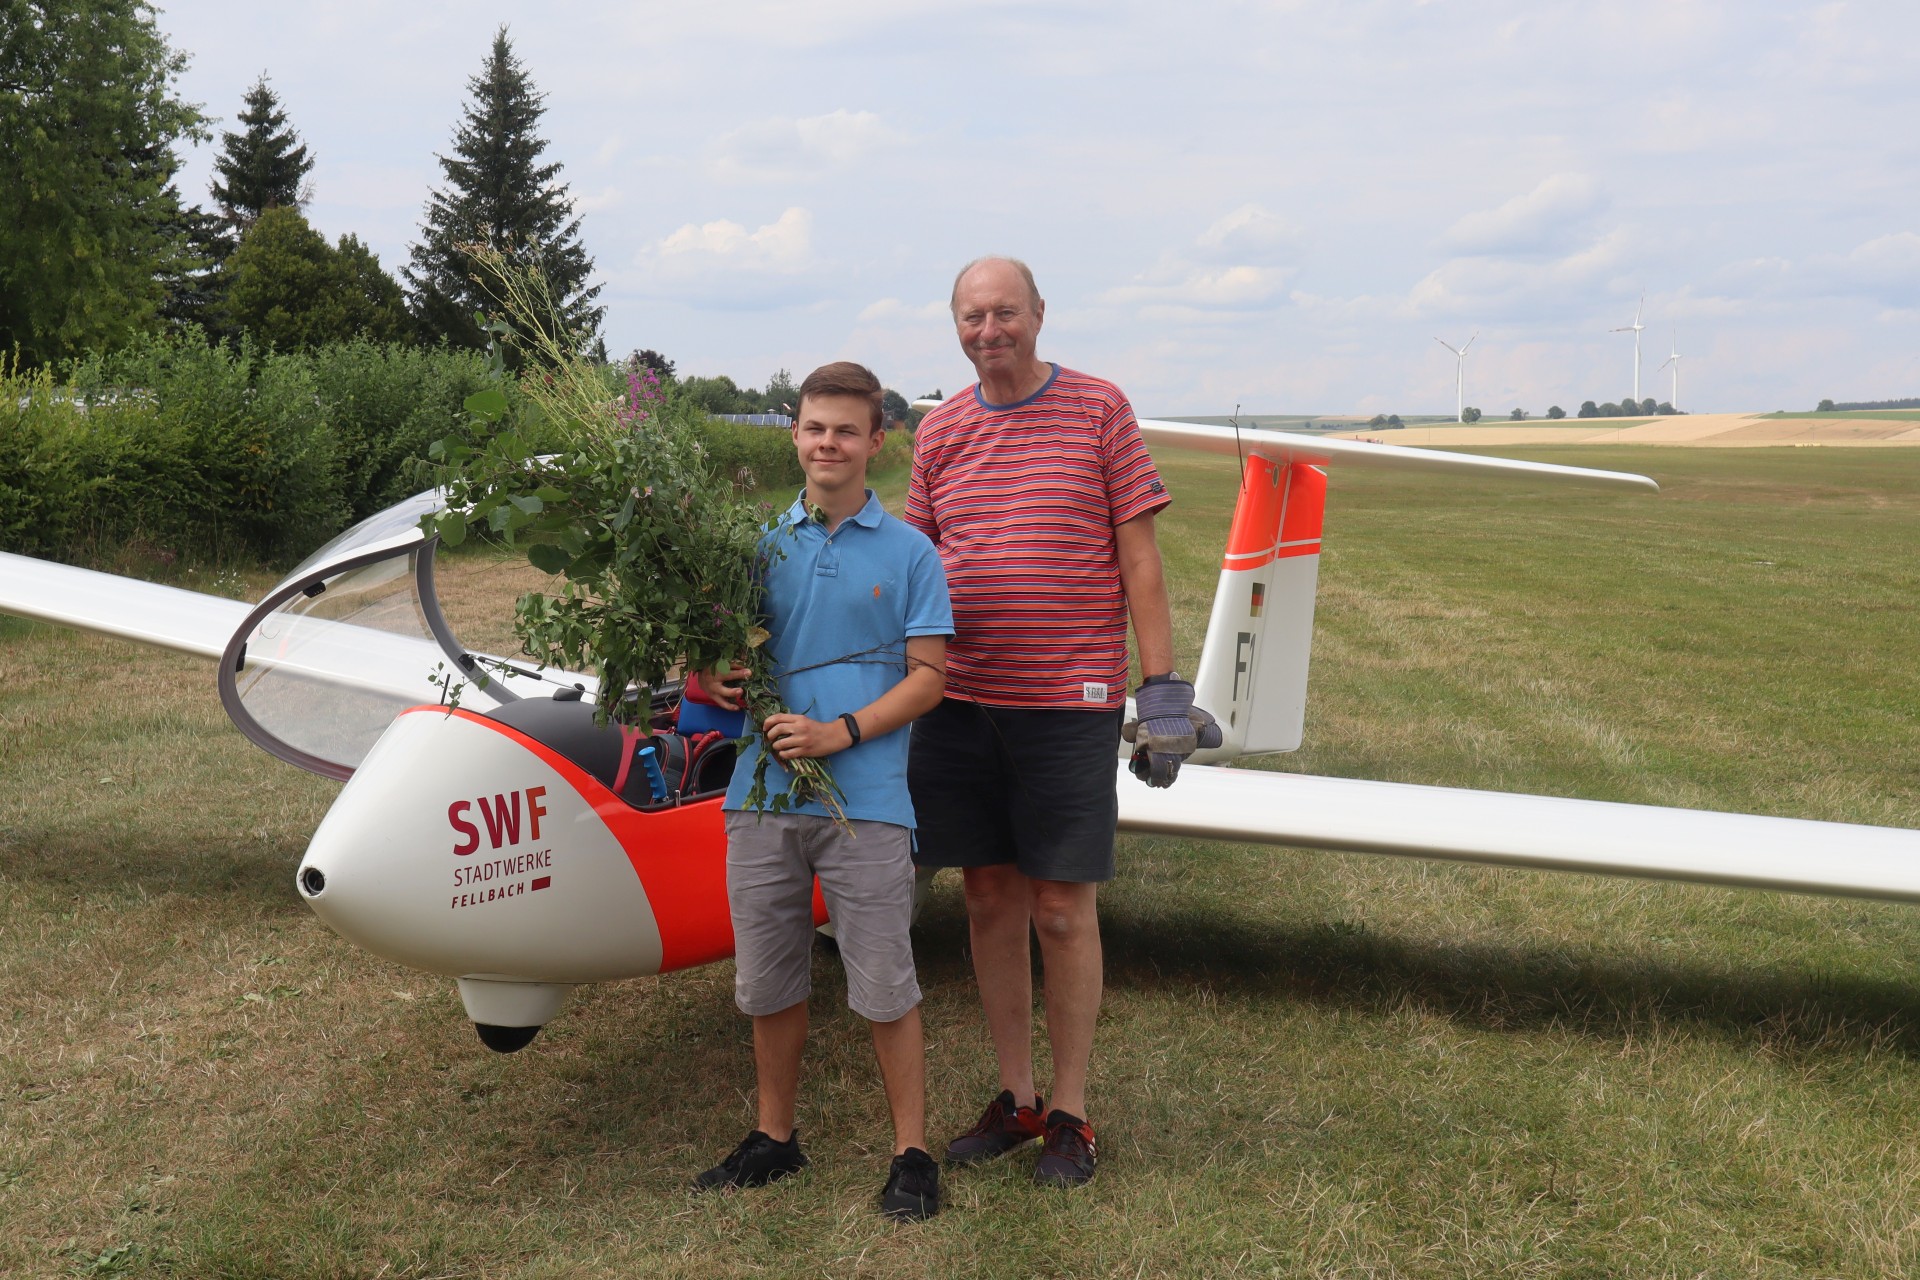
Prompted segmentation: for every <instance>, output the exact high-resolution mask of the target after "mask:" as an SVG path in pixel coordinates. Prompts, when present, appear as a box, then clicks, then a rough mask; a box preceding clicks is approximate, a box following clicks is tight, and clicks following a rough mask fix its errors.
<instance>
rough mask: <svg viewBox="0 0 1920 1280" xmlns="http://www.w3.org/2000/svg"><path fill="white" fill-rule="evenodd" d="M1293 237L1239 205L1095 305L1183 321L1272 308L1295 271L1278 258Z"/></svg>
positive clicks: (1253, 208)
mask: <svg viewBox="0 0 1920 1280" xmlns="http://www.w3.org/2000/svg"><path fill="white" fill-rule="evenodd" d="M1297 234H1298V233H1297V231H1296V230H1295V228H1294V227H1293V226H1291V225H1290V224H1289V223H1287V222H1285V221H1284V220H1282V219H1280V218H1278V217H1276V216H1274V215H1273V214H1272V213H1270V212H1268V211H1267V210H1266V209H1264V208H1262V207H1261V206H1259V205H1257V204H1243V205H1241V206H1240V207H1239V208H1237V209H1235V210H1233V211H1232V212H1230V213H1228V214H1226V215H1224V216H1222V217H1220V218H1219V219H1217V220H1215V221H1214V222H1213V223H1212V224H1211V225H1209V226H1208V227H1207V228H1206V230H1204V231H1202V232H1201V233H1200V234H1199V235H1198V236H1196V237H1194V239H1193V241H1192V243H1190V244H1187V245H1183V246H1181V247H1180V248H1178V249H1173V250H1169V251H1168V252H1166V253H1163V254H1161V255H1160V260H1159V261H1158V262H1156V263H1154V265H1153V266H1151V267H1149V268H1148V269H1147V270H1145V271H1143V272H1141V273H1140V274H1139V275H1137V276H1135V277H1134V278H1133V280H1132V281H1131V282H1130V283H1128V284H1124V285H1119V286H1116V287H1114V288H1111V289H1108V290H1106V291H1105V292H1104V293H1102V294H1100V295H1099V298H1098V301H1099V302H1100V303H1102V304H1104V305H1107V306H1119V307H1139V308H1142V310H1141V313H1140V314H1141V317H1142V318H1143V319H1154V320H1174V321H1182V322H1185V321H1192V320H1197V319H1203V318H1205V317H1207V316H1209V315H1211V314H1213V313H1218V312H1233V311H1249V310H1262V309H1266V308H1270V307H1273V306H1276V305H1278V304H1281V303H1284V302H1285V301H1286V286H1287V282H1288V281H1289V280H1290V279H1292V278H1293V275H1294V273H1295V268H1293V267H1292V266H1290V265H1286V264H1285V263H1283V262H1282V258H1283V257H1284V256H1285V254H1284V250H1286V249H1288V248H1290V247H1291V246H1292V244H1293V241H1294V239H1295V237H1296V236H1297Z"/></svg>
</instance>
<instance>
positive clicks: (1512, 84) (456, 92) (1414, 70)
mask: <svg viewBox="0 0 1920 1280" xmlns="http://www.w3.org/2000/svg"><path fill="white" fill-rule="evenodd" d="M158 22H159V26H160V28H161V30H162V31H163V32H164V33H165V34H166V36H167V38H168V40H169V42H170V43H171V45H172V46H173V47H174V48H175V49H177V50H179V51H181V52H183V53H185V54H187V55H188V56H189V58H190V59H191V62H190V65H189V67H188V69H187V71H186V72H185V73H184V75H183V76H182V77H181V80H180V83H179V86H178V87H179V91H180V93H181V95H182V96H183V97H185V98H187V99H188V100H189V101H193V102H196V103H199V104H201V105H202V107H203V108H204V109H205V110H206V111H207V112H208V113H209V114H210V115H212V116H216V117H219V121H218V123H216V124H215V125H214V127H213V140H212V141H211V142H209V143H206V144H202V145H199V146H197V147H190V148H187V149H186V150H185V151H184V152H183V156H182V158H183V160H184V161H185V168H184V169H183V171H182V173H181V175H180V178H179V185H180V189H181V191H182V193H183V194H184V195H185V196H186V197H187V198H188V199H190V200H198V201H199V202H201V203H202V204H206V203H209V200H208V197H207V195H206V189H207V185H208V182H209V181H210V178H211V172H212V164H213V158H214V156H215V155H216V154H217V152H218V146H219V137H220V134H221V133H222V132H223V131H224V130H227V129H233V128H237V125H236V123H235V117H236V116H237V115H238V114H239V112H240V110H241V108H242V105H243V104H242V97H243V95H244V94H245V92H246V90H247V88H248V86H250V85H251V84H252V83H253V81H254V80H255V78H256V77H258V76H259V75H260V74H262V73H263V72H264V73H265V74H266V75H267V76H268V78H269V81H270V83H271V84H272V86H273V88H274V90H275V92H276V93H277V94H278V95H279V97H280V99H281V102H282V105H283V107H284V108H285V110H286V112H287V114H288V117H289V122H290V123H291V124H292V126H293V127H294V128H295V129H296V130H297V131H298V132H299V133H300V135H301V138H302V140H303V141H304V142H305V143H306V144H307V146H308V147H309V149H310V153H311V155H312V156H313V158H314V161H315V164H314V168H313V171H312V173H311V175H310V177H311V181H312V191H313V198H312V201H311V203H310V205H309V206H308V209H307V214H308V217H309V218H310V219H311V221H312V222H313V223H314V225H315V226H316V227H318V228H319V229H320V230H321V231H322V232H324V233H325V234H327V235H328V236H329V237H330V238H337V237H338V236H340V235H342V234H344V233H348V232H352V233H354V234H356V235H358V236H359V237H360V238H361V239H362V240H363V241H365V242H366V243H367V244H368V245H369V246H370V247H371V248H372V249H373V250H374V251H375V252H376V253H377V254H378V255H379V256H380V259H381V261H382V263H383V264H384V265H386V267H387V268H388V269H389V270H390V271H392V272H394V273H395V274H396V276H397V275H398V273H399V269H400V267H401V266H402V265H403V264H404V263H405V262H406V260H407V257H408V253H409V250H410V246H411V245H412V244H413V243H414V242H415V241H416V240H417V239H418V238H419V223H420V219H421V216H422V210H423V209H424V207H425V204H426V200H427V196H428V193H429V191H430V190H431V189H432V188H434V187H435V186H437V185H440V184H441V183H443V182H444V178H443V175H442V173H441V170H440V166H439V164H438V162H437V160H436V155H438V154H446V153H450V152H451V149H452V138H453V134H454V130H455V127H456V125H457V124H458V122H459V119H460V116H461V114H462V111H463V109H464V107H465V104H466V103H467V101H468V99H469V90H468V86H467V82H468V80H469V79H470V78H471V77H472V76H474V75H475V74H476V73H478V71H479V70H480V68H481V65H482V63H483V62H484V60H485V58H486V55H487V52H488V48H489V46H490V43H491V41H492V37H493V34H494V31H495V30H496V28H498V27H499V26H500V25H502V24H505V25H506V26H507V27H508V34H509V37H510V39H511V40H512V42H513V47H514V51H515V53H516V55H517V56H518V58H519V59H520V61H521V62H522V64H523V65H524V67H525V69H526V70H527V72H528V73H529V75H530V76H531V77H532V80H533V83H534V84H535V85H536V86H537V87H538V89H539V90H540V91H541V92H542V93H543V94H544V95H545V107H546V114H545V116H544V117H543V119H542V121H541V132H542V134H543V136H544V137H545V138H546V140H547V141H548V143H549V147H548V150H547V153H546V155H545V157H543V158H545V159H548V160H551V161H557V162H558V163H560V164H561V165H562V171H561V180H562V181H564V182H565V184H566V185H567V187H568V189H569V191H570V193H571V195H572V196H573V198H574V200H575V202H576V211H577V212H578V213H579V215H580V216H581V219H582V222H581V230H582V240H583V243H584V245H585V247H586V250H587V252H588V254H589V255H590V256H591V257H592V258H593V260H594V262H595V265H596V269H597V273H598V274H597V279H598V280H599V282H600V283H602V285H603V286H604V291H603V292H602V294H601V296H600V301H601V302H602V303H604V304H605V306H606V308H607V312H606V318H605V321H604V324H603V330H602V332H603V336H604V337H605V340H606V343H607V347H608V350H609V351H611V352H612V353H613V354H615V355H623V354H625V353H626V352H628V351H631V350H633V349H635V348H640V347H648V348H653V349H655V350H658V351H660V352H661V353H663V354H665V355H666V356H668V357H669V358H671V359H673V360H674V361H675V362H676V363H677V365H678V366H679V371H680V372H681V373H682V374H719V373H725V374H728V375H730V376H732V377H733V378H734V379H735V381H737V382H740V383H742V384H745V385H756V386H757V385H763V384H764V383H765V382H766V381H767V379H768V378H769V377H770V376H771V375H772V374H773V373H774V372H775V371H776V370H778V369H782V368H785V369H789V370H791V371H792V372H793V373H794V375H795V376H796V378H797V377H798V376H800V375H804V373H805V372H806V371H807V370H809V369H811V368H813V367H814V366H815V365H818V364H821V363H824V362H826V361H829V360H839V359H851V360H858V361H860V362H862V363H865V364H867V365H869V366H871V367H872V368H873V369H874V371H875V372H876V373H878V374H879V375H880V377H881V379H882V380H883V381H884V382H885V383H886V384H887V385H888V386H891V387H894V388H895V389H897V390H900V391H902V392H903V393H905V394H906V395H908V396H909V397H913V396H917V395H920V394H922V393H925V392H927V391H929V390H931V389H934V388H940V389H942V390H945V391H947V392H948V393H952V392H953V391H955V390H958V389H960V388H961V387H964V386H965V385H967V384H968V383H970V382H971V381H972V369H971V366H969V365H968V364H967V362H966V360H965V358H964V356H963V355H962V354H961V352H960V349H959V347H958V345H957V343H956V341H955V339H954V335H953V329H952V324H951V321H950V319H949V317H948V315H947V311H946V302H947V297H948V290H949V288H950V286H951V284H952V280H953V275H954V273H955V272H956V271H957V270H958V269H959V268H960V266H961V265H962V264H964V263H965V262H967V261H968V260H970V259H972V258H974V257H977V256H979V255H982V254H990V253H991V254H1010V255H1014V256H1017V257H1021V258H1024V259H1025V260H1026V261H1027V262H1029V263H1030V264H1031V265H1032V267H1033V270H1034V273H1035V275H1036V277H1037V279H1038V282H1039V285H1040V289H1041V292H1042V294H1043V295H1044V296H1045V297H1046V300H1047V312H1046V324H1045V328H1044V330H1043V332H1042V334H1041V339H1040V354H1041V356H1042V357H1043V358H1048V359H1053V360H1058V361H1060V362H1061V363H1064V364H1067V365H1070V366H1072V367H1074V368H1078V369H1082V370H1085V371H1088V372H1091V373H1096V374H1100V375H1102V376H1104V377H1108V378H1111V379H1113V380H1114V381H1115V382H1117V383H1119V384H1120V386H1121V387H1122V388H1123V389H1125V390H1126V391H1127V392H1128V394H1129V395H1130V396H1131V398H1132V400H1133V402H1134V404H1135V407H1136V408H1137V409H1138V410H1139V411H1140V412H1141V413H1143V414H1147V415H1172V414H1190V415H1199V414H1226V413H1231V412H1233V411H1234V409H1235V407H1236V406H1238V407H1239V408H1240V409H1241V410H1242V411H1243V412H1245V413H1248V414H1262V413H1266V414H1281V413H1325V414H1337V413H1360V414H1368V415H1370V414H1374V413H1401V414H1407V413H1448V414H1450V413H1451V412H1452V411H1453V408H1454V400H1455V385H1454V380H1455V372H1456V366H1455V359H1454V357H1453V356H1452V355H1451V354H1450V353H1449V352H1447V351H1446V350H1445V349H1443V348H1442V347H1441V346H1440V345H1438V344H1437V343H1436V342H1435V341H1434V339H1435V338H1436V337H1437V338H1441V339H1444V340H1445V341H1446V342H1448V343H1451V344H1452V345H1454V346H1456V347H1458V346H1460V345H1461V344H1463V343H1465V342H1466V341H1467V340H1468V339H1469V337H1470V336H1474V335H1477V337H1476V338H1475V340H1474V344H1473V347H1472V349H1471V351H1469V352H1468V355H1467V359H1466V366H1465V383H1466V390H1465V395H1466V403H1467V404H1469V405H1474V406H1478V407H1479V408H1481V409H1482V410H1483V411H1484V412H1486V413H1487V414H1488V415H1489V416H1500V417H1505V416H1506V415H1507V414H1508V413H1509V411H1510V410H1512V409H1514V408H1516V407H1518V408H1524V409H1526V410H1527V411H1528V412H1529V413H1531V414H1535V415H1538V414H1541V413H1543V412H1544V411H1545V410H1546V409H1547V407H1548V406H1549V405H1552V404H1558V405H1561V406H1563V407H1564V408H1565V409H1567V410H1568V412H1570V413H1571V412H1573V411H1574V410H1575V409H1576V408H1577V406H1578V405H1579V403H1580V402H1581V401H1582V400H1586V399H1593V400H1597V401H1602V402H1604V401H1609V400H1615V401H1617V400H1620V399H1622V398H1624V397H1626V396H1629V395H1631V394H1633V385H1634V383H1633V379H1634V351H1633V346H1634V342H1633V337H1634V335H1633V334H1632V333H1613V332H1609V331H1610V330H1612V329H1616V328H1620V327H1623V326H1628V325H1631V324H1632V323H1633V321H1634V316H1635V311H1636V309H1637V308H1639V307H1640V306H1641V298H1642V296H1643V295H1644V298H1645V302H1644V312H1643V316H1644V324H1645V329H1644V331H1643V332H1642V334H1641V335H1640V339H1641V344H1642V346H1641V373H1640V383H1641V392H1640V395H1641V397H1643V398H1644V397H1646V396H1648V395H1657V396H1658V397H1659V398H1661V399H1670V398H1672V394H1673V388H1672V383H1671V377H1672V369H1671V368H1669V369H1666V370H1659V369H1658V368H1657V366H1659V365H1661V364H1662V363H1663V362H1665V361H1666V360H1667V357H1668V356H1669V355H1670V354H1671V353H1672V352H1673V351H1674V350H1678V351H1679V352H1680V355H1681V359H1680V362H1679V369H1680V387H1679V399H1678V400H1677V401H1676V403H1677V404H1678V405H1679V407H1680V408H1682V409H1686V410H1691V411H1694V412H1712V411H1765V410H1773V409H1782V408H1784V409H1790V410H1791V409H1811V408H1812V407H1813V406H1814V404H1815V403H1816V402H1817V401H1818V400H1820V399H1821V398H1823V397H1831V398H1834V399H1836V400H1877V399H1887V398H1893V397H1900V396H1915V395H1920V198H1917V197H1920V5H1914V4H1913V3H1911V0H1874V2H1869V3H1826V4H1789V3H1779V2H1776V0H1741V2H1739V3H1724V2H1707V0H1654V2H1642V0H1612V2H1609V3H1593V0H1527V2H1525V3H1517V2H1516V3H1503V2H1498V0H1339V2H1336V0H1320V2H1309V0H1268V2H1266V3H1238V2H1221V3H1209V2H1207V0H1196V2H1195V3H1191V4H1187V5H1174V4H1169V3H1167V0H1156V2H1155V3H1135V2H1134V0H964V2H959V0H810V2H809V3H808V4H805V5H796V4H787V3H774V2H772V0H721V2H719V3H708V4H698V5H693V4H687V3H685V0H675V2H673V3H657V2H656V0H626V2H624V3H617V4H616V3H598V2H584V0H583V2H580V3H567V2H565V0H556V2H553V3H548V4H543V5H540V6H537V7H536V6H523V5H513V4H505V3H496V2H495V0H467V2H465V3H460V4H451V3H445V2H444V0H411V2H410V3H408V4H406V5H393V4H391V3H387V2H386V0H382V2H381V3H372V2H371V0H324V2H323V3H320V4H315V5H306V6H282V5H263V4H260V3H258V0H250V2H249V3H245V4H240V3H227V2H225V0H200V2H191V0H177V2H176V3H173V4H170V5H165V6H163V7H161V8H160V10H159V14H158Z"/></svg>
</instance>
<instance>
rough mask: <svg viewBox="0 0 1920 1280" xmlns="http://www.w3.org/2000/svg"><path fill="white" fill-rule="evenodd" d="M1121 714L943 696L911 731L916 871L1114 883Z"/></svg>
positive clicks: (910, 782) (910, 778) (909, 770)
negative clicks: (999, 872) (982, 870)
mask: <svg viewBox="0 0 1920 1280" xmlns="http://www.w3.org/2000/svg"><path fill="white" fill-rule="evenodd" d="M1121 717H1122V712H1121V710H1120V708H1118V707H1116V708H1114V709H1113V710H1112V711H1085V710H1080V709H1078V708H1051V707H1049V708H1032V707H988V706H982V705H981V704H980V703H977V702H962V701H960V700H959V699H956V698H945V699H943V700H942V701H941V703H940V705H939V706H937V707H935V708H934V709H933V710H932V711H929V712H928V713H927V714H926V715H924V716H921V717H920V718H919V719H918V720H916V721H914V724H913V740H912V741H913V749H912V752H911V754H910V755H909V756H908V758H907V785H908V786H909V787H910V788H911V789H912V791H913V813H914V818H915V820H916V821H917V822H918V824H919V831H918V833H917V835H918V847H917V848H916V850H915V852H914V855H913V860H914V862H915V863H916V864H918V865H919V866H922V867H990V866H1001V865H1004V864H1007V863H1012V864H1013V865H1014V866H1016V867H1017V868H1019V870H1020V872H1021V874H1023V875H1026V876H1028V877H1030V878H1032V879H1035V880H1068V881H1074V882H1078V883H1088V882H1099V881H1105V880H1111V879H1113V869H1114V868H1113V831H1114V825H1115V823H1116V822H1118V820H1119V816H1120V802H1119V799H1118V797H1117V796H1116V794H1115V792H1114V783H1115V779H1116V778H1117V776H1118V771H1119V767H1120V721H1121Z"/></svg>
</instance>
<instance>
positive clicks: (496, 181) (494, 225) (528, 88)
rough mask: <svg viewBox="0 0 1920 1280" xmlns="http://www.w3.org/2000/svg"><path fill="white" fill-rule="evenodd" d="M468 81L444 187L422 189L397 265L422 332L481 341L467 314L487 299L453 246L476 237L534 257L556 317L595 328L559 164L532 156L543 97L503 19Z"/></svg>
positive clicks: (586, 330)
mask: <svg viewBox="0 0 1920 1280" xmlns="http://www.w3.org/2000/svg"><path fill="white" fill-rule="evenodd" d="M467 88H468V90H469V91H470V92H471V93H472V95H473V97H472V100H471V101H470V102H469V103H468V104H467V110H466V115H465V117H464V118H463V119H462V120H461V122H460V125H459V128H458V130H457V131H456V132H455V134H454V138H453V152H454V153H453V155H451V156H439V157H437V158H438V159H439V161H440V167H441V169H442V170H443V171H444V172H445V174H446V179H447V181H446V186H445V187H444V188H442V189H440V190H437V191H434V192H433V193H432V194H431V195H430V196H429V197H428V199H427V209H426V220H425V222H424V223H423V224H422V226H421V242H420V243H419V244H416V245H414V247H413V255H412V262H411V264H410V265H409V266H408V267H407V268H406V269H405V270H404V271H403V273H402V274H403V275H404V276H405V278H406V282H407V291H408V301H409V303H410V304H411V306H412V308H413V313H414V316H415V318H416V319H417V320H418V322H419V325H420V328H421V331H422V332H423V334H425V335H426V336H428V337H442V336H444V337H446V338H448V339H449V340H451V341H452V342H454V343H456V344H458V345H461V346H470V347H478V346H482V345H484V344H485V341H486V339H485V335H484V334H482V333H481V331H480V327H479V326H478V325H477V324H475V323H474V315H475V313H476V312H482V311H487V310H489V309H490V308H491V306H492V300H491V298H490V297H489V295H488V294H487V293H486V292H485V290H483V289H482V288H481V287H480V286H479V285H477V284H475V283H474V282H473V280H472V278H471V277H472V275H473V266H472V264H471V262H470V260H469V258H468V256H467V255H466V254H465V253H463V252H461V250H460V246H461V245H462V244H469V243H474V242H477V241H485V242H487V243H490V244H493V245H496V246H498V247H500V248H502V249H506V250H508V251H510V252H512V253H514V254H515V255H516V256H520V257H523V258H526V259H529V260H531V261H533V262H536V263H538V264H539V266H540V267H541V269H542V270H543V271H545V273H546V276H547V280H548V283H549V286H550V288H551V290H552V294H553V297H554V298H555V299H556V300H557V301H558V302H559V304H560V308H561V311H562V315H561V317H560V318H561V320H562V321H563V322H564V323H565V324H566V326H567V327H568V328H569V329H571V330H573V331H575V332H578V333H581V334H583V335H591V334H594V333H595V332H597V331H598V330H599V328H600V318H601V316H603V315H604V314H605V313H606V308H604V307H596V306H594V305H593V300H594V298H595V297H596V296H598V294H599V292H600V286H598V285H594V286H592V287H591V288H589V287H588V286H587V277H589V276H590V275H592V274H593V260H592V259H591V258H589V257H588V256H587V252H586V250H585V249H584V248H582V247H581V244H580V219H578V218H576V217H574V216H573V198H572V197H571V196H570V195H568V194H567V188H566V187H565V185H563V184H562V183H560V182H559V181H557V177H558V175H559V173H560V166H559V165H558V164H539V163H537V162H538V160H539V157H540V154H541V153H542V152H543V151H545V150H546V149H547V143H546V140H545V139H544V138H541V137H540V136H539V135H538V134H536V133H535V132H534V127H535V126H536V125H537V124H538V123H539V121H540V117H541V116H542V115H544V114H545V113H546V107H545V106H544V105H543V99H544V95H543V94H540V93H538V92H537V91H535V89H534V87H533V81H532V79H531V78H530V77H529V76H528V75H527V73H526V71H525V70H524V69H523V68H522V67H521V65H520V62H519V60H518V59H516V58H515V57H514V56H513V46H512V44H511V43H510V42H509V41H508V39H507V29H506V27H504V26H503V27H501V28H500V29H499V31H497V32H495V33H494V37H493V49H492V51H491V53H489V55H488V57H487V62H486V65H485V66H484V67H482V68H481V71H480V74H479V75H477V76H474V77H473V78H472V79H470V80H468V81H467ZM588 345H590V344H588Z"/></svg>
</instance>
